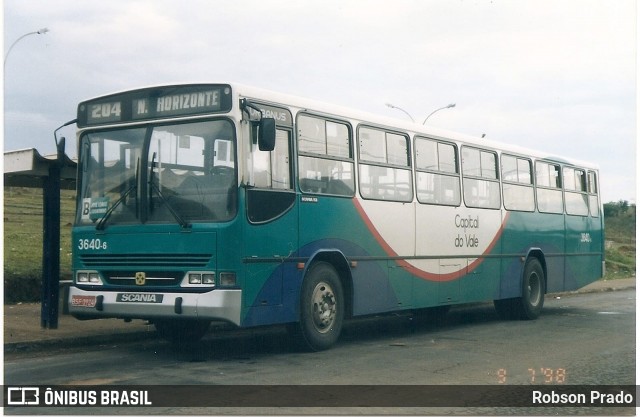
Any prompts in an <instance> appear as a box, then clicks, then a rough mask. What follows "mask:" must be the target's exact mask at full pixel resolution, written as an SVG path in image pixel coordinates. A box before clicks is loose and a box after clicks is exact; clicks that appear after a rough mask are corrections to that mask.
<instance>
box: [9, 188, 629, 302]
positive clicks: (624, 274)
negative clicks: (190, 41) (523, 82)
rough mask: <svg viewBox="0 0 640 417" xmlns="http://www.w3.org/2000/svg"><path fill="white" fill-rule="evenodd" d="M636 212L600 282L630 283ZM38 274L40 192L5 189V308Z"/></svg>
mask: <svg viewBox="0 0 640 417" xmlns="http://www.w3.org/2000/svg"><path fill="white" fill-rule="evenodd" d="M74 198H75V192H74V191H69V190H62V192H61V204H60V211H61V219H60V275H61V279H70V278H71V225H72V224H73V219H74V211H75V200H74ZM635 230H636V211H635V206H631V207H630V208H629V209H628V210H627V211H626V212H624V213H620V214H618V215H617V216H615V217H607V218H605V234H606V240H607V245H606V246H607V248H606V250H605V256H606V267H607V275H606V276H605V279H618V278H629V277H635V272H636V235H635ZM41 274H42V190H40V189H32V188H18V187H6V188H5V191H4V282H5V302H8V303H11V302H17V301H37V300H39V299H40V279H41Z"/></svg>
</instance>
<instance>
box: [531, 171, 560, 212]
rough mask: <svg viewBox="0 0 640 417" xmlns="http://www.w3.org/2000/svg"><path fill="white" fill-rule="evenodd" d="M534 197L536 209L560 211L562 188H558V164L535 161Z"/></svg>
mask: <svg viewBox="0 0 640 417" xmlns="http://www.w3.org/2000/svg"><path fill="white" fill-rule="evenodd" d="M536 197H537V200H538V211H540V212H542V213H562V212H563V209H562V189H561V188H560V165H556V164H551V163H548V162H542V161H537V162H536Z"/></svg>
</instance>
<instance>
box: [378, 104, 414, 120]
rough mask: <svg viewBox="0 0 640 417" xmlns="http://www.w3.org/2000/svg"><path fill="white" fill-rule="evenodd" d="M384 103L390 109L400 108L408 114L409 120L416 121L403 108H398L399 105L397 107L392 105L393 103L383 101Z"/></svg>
mask: <svg viewBox="0 0 640 417" xmlns="http://www.w3.org/2000/svg"><path fill="white" fill-rule="evenodd" d="M385 105H386V106H387V107H389V108H391V109H398V110H400V111H401V112H403V113H404V114H406V115H407V116H409V119H411V121H412V122H414V123H415V122H416V121H415V120H414V119H413V117H411V115H410V114H409V113H408V112H407V111H406V110H404V109H402V108H400V107H398V106H394V105H393V104H391V103H385Z"/></svg>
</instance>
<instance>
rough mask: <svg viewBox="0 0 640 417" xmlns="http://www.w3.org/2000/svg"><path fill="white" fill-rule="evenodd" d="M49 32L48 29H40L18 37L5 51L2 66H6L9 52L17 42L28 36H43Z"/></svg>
mask: <svg viewBox="0 0 640 417" xmlns="http://www.w3.org/2000/svg"><path fill="white" fill-rule="evenodd" d="M47 32H49V29H47V28H42V29H38V30H36V31H35V32H29V33H25V34H24V35H22V36H20V37H19V38H18V39H16V40H15V41H14V42H13V43H12V44H11V46H10V47H9V49H7V53H6V55H5V56H4V66H5V67H6V66H7V58H8V57H9V53H10V52H11V50H12V49H13V47H14V46H16V44H17V43H18V42H20V41H21V40H22V39H24V38H26V37H27V36H29V35H44V34H45V33H47Z"/></svg>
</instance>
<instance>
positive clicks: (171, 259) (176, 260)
mask: <svg viewBox="0 0 640 417" xmlns="http://www.w3.org/2000/svg"><path fill="white" fill-rule="evenodd" d="M80 260H81V261H82V264H83V265H84V267H85V268H90V267H92V268H98V267H100V268H116V267H117V268H130V267H153V268H177V267H179V268H188V269H191V268H204V267H206V266H207V265H208V264H209V262H210V261H211V254H182V253H176V254H172V253H162V254H135V253H127V254H83V255H80Z"/></svg>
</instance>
